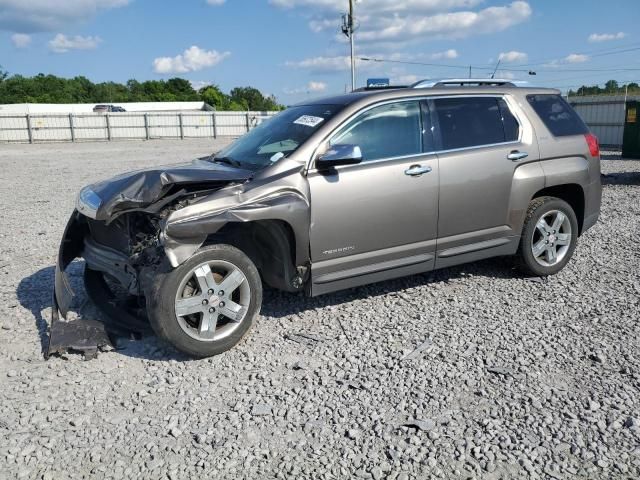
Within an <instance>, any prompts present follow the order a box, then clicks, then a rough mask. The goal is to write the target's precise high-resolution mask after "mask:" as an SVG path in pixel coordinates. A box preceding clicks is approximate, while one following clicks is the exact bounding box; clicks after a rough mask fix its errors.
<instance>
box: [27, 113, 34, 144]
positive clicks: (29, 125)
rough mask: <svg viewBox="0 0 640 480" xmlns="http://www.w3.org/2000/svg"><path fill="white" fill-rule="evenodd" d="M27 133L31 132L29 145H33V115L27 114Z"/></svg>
mask: <svg viewBox="0 0 640 480" xmlns="http://www.w3.org/2000/svg"><path fill="white" fill-rule="evenodd" d="M27 131H28V132H29V143H33V131H32V130H31V115H29V114H28V113H27Z"/></svg>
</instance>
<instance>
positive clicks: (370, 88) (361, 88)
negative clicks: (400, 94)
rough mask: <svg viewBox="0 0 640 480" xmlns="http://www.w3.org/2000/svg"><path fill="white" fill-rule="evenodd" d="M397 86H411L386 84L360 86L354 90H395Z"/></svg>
mask: <svg viewBox="0 0 640 480" xmlns="http://www.w3.org/2000/svg"><path fill="white" fill-rule="evenodd" d="M396 88H409V86H407V85H384V86H380V87H377V86H375V87H360V88H356V89H355V90H353V91H354V92H370V91H372V90H394V89H396Z"/></svg>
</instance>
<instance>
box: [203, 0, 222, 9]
mask: <svg viewBox="0 0 640 480" xmlns="http://www.w3.org/2000/svg"><path fill="white" fill-rule="evenodd" d="M224 2H225V0H207V3H208V4H209V5H213V6H214V7H217V6H220V5H222V4H223V3H224Z"/></svg>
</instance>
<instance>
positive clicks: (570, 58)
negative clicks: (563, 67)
mask: <svg viewBox="0 0 640 480" xmlns="http://www.w3.org/2000/svg"><path fill="white" fill-rule="evenodd" d="M564 61H565V62H567V63H584V62H587V61H589V56H588V55H583V54H581V53H572V54H571V55H567V56H566V57H564Z"/></svg>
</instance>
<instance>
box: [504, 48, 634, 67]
mask: <svg viewBox="0 0 640 480" xmlns="http://www.w3.org/2000/svg"><path fill="white" fill-rule="evenodd" d="M638 45H640V44H639V43H628V44H626V45H619V46H617V47H611V48H605V49H599V50H590V51H587V52H580V53H577V54H576V55H589V56H591V57H604V56H607V55H616V54H618V53H626V52H629V51H634V50H638V49H640V47H638V48H629V47H637V46H638ZM620 49H622V50H620ZM553 61H557V58H550V59H548V60H544V61H540V62H536V63H519V64H517V65H516V66H517V67H536V66H538V65H546V64H548V63H551V62H553Z"/></svg>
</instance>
